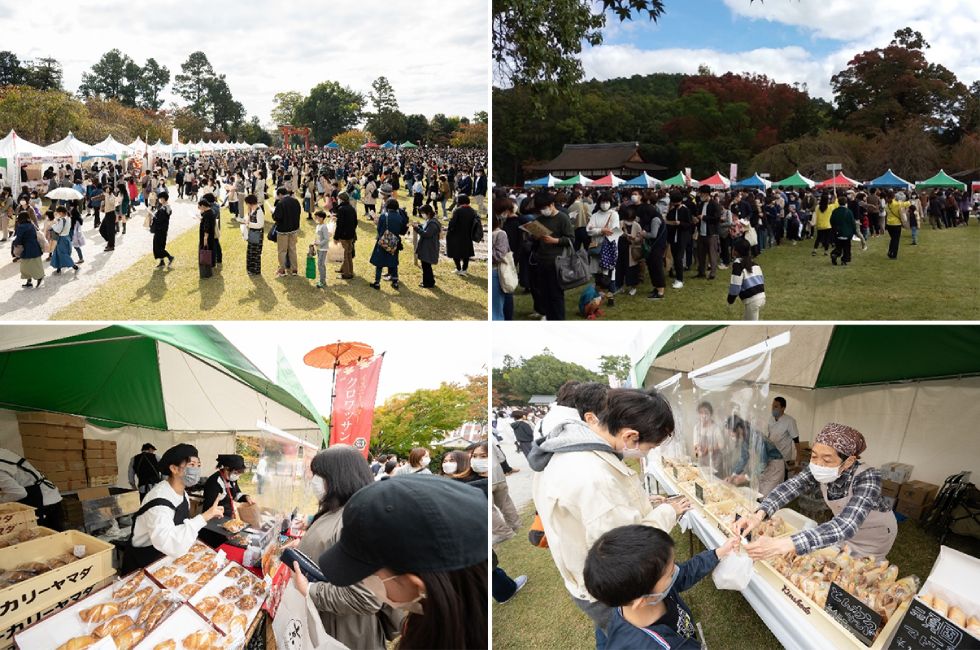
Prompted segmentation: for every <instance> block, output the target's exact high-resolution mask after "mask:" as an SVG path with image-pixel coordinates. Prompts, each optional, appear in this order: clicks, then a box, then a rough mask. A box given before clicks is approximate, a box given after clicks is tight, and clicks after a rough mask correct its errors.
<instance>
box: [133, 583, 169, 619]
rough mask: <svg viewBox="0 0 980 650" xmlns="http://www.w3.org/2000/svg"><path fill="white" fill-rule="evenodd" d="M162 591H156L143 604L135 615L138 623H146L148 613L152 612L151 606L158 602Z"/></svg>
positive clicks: (161, 596)
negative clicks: (137, 614)
mask: <svg viewBox="0 0 980 650" xmlns="http://www.w3.org/2000/svg"><path fill="white" fill-rule="evenodd" d="M163 593H164V592H162V591H158V592H156V593H155V594H153V597H152V598H150V600H149V601H147V603H146V604H145V605H143V609H141V610H140V613H139V616H137V617H136V622H137V623H138V624H139V625H143V624H144V623H146V619H147V618H149V617H150V614H151V613H152V612H153V608H154V607H156V605H157V603H159V602H160V599H161V598H163Z"/></svg>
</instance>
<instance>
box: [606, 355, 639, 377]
mask: <svg viewBox="0 0 980 650" xmlns="http://www.w3.org/2000/svg"><path fill="white" fill-rule="evenodd" d="M632 368H633V364H631V363H630V358H629V356H627V355H625V354H621V355H612V354H604V355H602V356H601V357H599V374H601V375H603V376H605V377H608V376H610V375H612V376H613V377H615V378H616V379H620V380H622V379H626V378H627V377H629V376H630V370H631V369H632Z"/></svg>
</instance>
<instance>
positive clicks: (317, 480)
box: [310, 475, 327, 501]
mask: <svg viewBox="0 0 980 650" xmlns="http://www.w3.org/2000/svg"><path fill="white" fill-rule="evenodd" d="M310 487H312V488H313V494H314V495H316V500H317V501H319V500H320V499H322V498H323V495H325V494H326V493H327V484H326V483H325V482H324V481H323V477H322V476H316V475H314V476H313V480H312V481H310Z"/></svg>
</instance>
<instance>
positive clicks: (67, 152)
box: [45, 131, 105, 162]
mask: <svg viewBox="0 0 980 650" xmlns="http://www.w3.org/2000/svg"><path fill="white" fill-rule="evenodd" d="M45 149H47V150H48V151H51V152H53V153H56V154H60V155H63V156H71V157H72V159H73V160H75V161H76V162H77V161H78V160H79V159H80V158H82V157H83V156H95V155H99V154H103V153H105V152H103V151H100V150H99V149H98V148H97V147H93V146H92V145H90V144H85V143H84V142H82V141H81V140H79V139H78V138H76V137H75V135H74V134H73V133H72V132H71V131H69V132H68V135H67V136H65V137H64V138H62V139H61V140H58V141H57V142H55V143H54V144H49V145H48V146H47V147H45Z"/></svg>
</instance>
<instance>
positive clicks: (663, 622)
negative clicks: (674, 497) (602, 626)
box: [583, 525, 738, 650]
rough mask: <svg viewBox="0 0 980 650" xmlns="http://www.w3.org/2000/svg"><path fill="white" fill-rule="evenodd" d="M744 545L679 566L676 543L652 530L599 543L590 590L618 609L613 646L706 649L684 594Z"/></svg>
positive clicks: (636, 528)
mask: <svg viewBox="0 0 980 650" xmlns="http://www.w3.org/2000/svg"><path fill="white" fill-rule="evenodd" d="M737 544H738V538H737V537H733V538H731V539H729V540H728V541H727V542H725V544H723V545H722V546H720V547H718V548H717V549H715V550H713V551H704V552H702V553H698V554H697V555H695V556H694V557H692V558H691V559H690V560H688V561H687V562H684V563H681V564H677V563H675V562H674V540H673V539H671V537H670V535H668V534H667V533H665V532H664V531H662V530H660V529H659V528H654V527H652V526H640V525H632V526H620V527H619V528H613V529H612V530H610V531H609V532H607V533H605V534H604V535H603V536H602V537H600V538H599V539H598V540H596V543H595V544H594V545H593V546H592V548H591V549H589V553H588V555H587V556H586V558H585V571H584V574H583V575H584V578H585V588H586V589H588V590H589V593H590V594H592V596H593V597H595V598H596V599H597V600H598V601H599V602H600V603H602V604H604V605H607V606H609V607H612V608H613V610H612V616H611V618H610V619H609V624H608V625H607V626H606V647H607V648H610V649H612V648H640V649H642V648H650V649H652V650H665V649H671V650H673V649H682V650H694V649H696V648H701V643H700V642H699V641H698V633H697V628H696V626H695V623H694V619H693V617H692V615H691V609H690V608H689V607H688V606H687V603H685V602H684V600H683V599H682V598H681V596H680V592H682V591H687V590H688V589H690V588H691V587H693V586H694V585H696V584H697V583H698V582H699V581H700V580H701V579H702V578H704V577H705V576H707V575H708V574H709V573H710V572H711V571H712V570H714V568H715V567H716V566H718V561H719V560H720V559H721V558H723V557H725V556H727V555H729V554H731V553H732V551H733V550H734V549H735V547H736V545H737Z"/></svg>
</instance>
